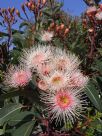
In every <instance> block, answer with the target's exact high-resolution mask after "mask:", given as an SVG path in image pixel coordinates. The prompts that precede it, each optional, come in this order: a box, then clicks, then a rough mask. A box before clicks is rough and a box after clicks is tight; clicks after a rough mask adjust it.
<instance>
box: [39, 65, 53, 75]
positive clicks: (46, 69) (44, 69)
mask: <svg viewBox="0 0 102 136" xmlns="http://www.w3.org/2000/svg"><path fill="white" fill-rule="evenodd" d="M53 69H54V66H53V65H52V63H44V64H42V65H40V66H39V67H38V69H37V70H38V74H41V75H43V76H47V75H49V74H50V73H51V72H52V70H53Z"/></svg>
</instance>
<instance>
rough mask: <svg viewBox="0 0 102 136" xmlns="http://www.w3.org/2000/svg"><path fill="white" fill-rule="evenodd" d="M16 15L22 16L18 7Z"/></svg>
mask: <svg viewBox="0 0 102 136" xmlns="http://www.w3.org/2000/svg"><path fill="white" fill-rule="evenodd" d="M16 15H17V16H18V17H20V12H19V11H18V9H17V10H16Z"/></svg>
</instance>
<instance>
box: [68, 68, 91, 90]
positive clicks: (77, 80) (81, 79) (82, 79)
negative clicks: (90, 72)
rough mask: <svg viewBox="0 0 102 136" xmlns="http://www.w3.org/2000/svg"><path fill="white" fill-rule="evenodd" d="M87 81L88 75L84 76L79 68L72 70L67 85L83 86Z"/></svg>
mask: <svg viewBox="0 0 102 136" xmlns="http://www.w3.org/2000/svg"><path fill="white" fill-rule="evenodd" d="M87 83H88V77H87V76H84V75H83V74H82V73H81V72H80V71H79V70H78V71H76V72H74V73H73V74H72V76H71V78H70V80H69V82H68V87H79V88H84V87H85V86H86V85H87Z"/></svg>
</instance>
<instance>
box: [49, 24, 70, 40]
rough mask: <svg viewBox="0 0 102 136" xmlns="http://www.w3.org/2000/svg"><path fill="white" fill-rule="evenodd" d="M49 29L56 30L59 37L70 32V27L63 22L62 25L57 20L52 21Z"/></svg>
mask: <svg viewBox="0 0 102 136" xmlns="http://www.w3.org/2000/svg"><path fill="white" fill-rule="evenodd" d="M48 31H54V33H55V34H56V36H59V37H61V38H62V37H65V36H67V34H68V33H69V28H68V27H66V26H65V25H64V24H63V23H61V24H60V25H58V24H56V23H55V22H52V23H51V24H50V26H49V27H48Z"/></svg>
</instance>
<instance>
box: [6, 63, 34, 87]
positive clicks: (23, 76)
mask: <svg viewBox="0 0 102 136" xmlns="http://www.w3.org/2000/svg"><path fill="white" fill-rule="evenodd" d="M31 79H32V74H31V72H30V71H29V70H28V69H26V68H24V67H23V66H19V67H16V66H15V67H14V66H12V67H10V69H9V70H8V72H7V73H5V81H4V83H5V85H6V86H8V87H13V88H17V87H24V86H26V85H27V84H28V83H29V81H30V80H31Z"/></svg>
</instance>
